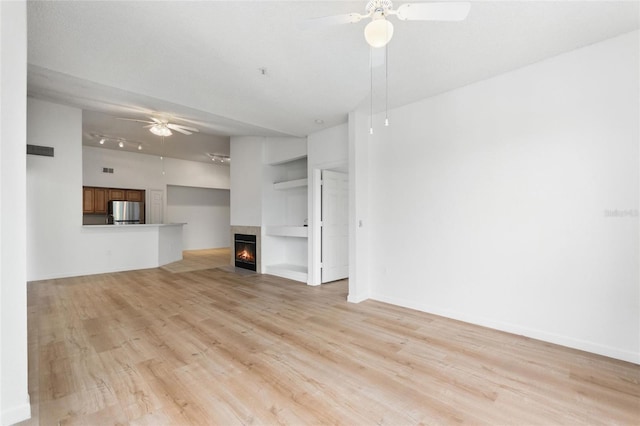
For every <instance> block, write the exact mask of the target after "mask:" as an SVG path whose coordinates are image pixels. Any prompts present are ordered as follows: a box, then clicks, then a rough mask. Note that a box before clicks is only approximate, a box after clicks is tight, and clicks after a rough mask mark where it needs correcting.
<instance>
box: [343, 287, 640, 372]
mask: <svg viewBox="0 0 640 426" xmlns="http://www.w3.org/2000/svg"><path fill="white" fill-rule="evenodd" d="M371 299H373V300H378V301H380V302H385V303H390V304H392V305H397V306H402V307H405V308H409V309H415V310H418V311H422V312H426V313H429V314H433V315H438V316H441V317H445V318H451V319H454V320H458V321H463V322H467V323H470V324H475V325H480V326H482V327H487V328H492V329H494V330H500V331H504V332H507V333H511V334H516V335H519V336H526V337H530V338H532V339H537V340H542V341H544V342H548V343H553V344H556V345H560V346H566V347H568V348H573V349H578V350H581V351H585V352H590V353H594V354H598V355H603V356H606V357H609V358H615V359H619V360H621V361H626V362H631V363H634V364H640V353H634V352H632V351H626V350H623V349H619V348H614V347H610V346H606V345H602V344H599V343H595V342H590V341H586V340H581V339H576V338H573V337H569V336H563V335H559V334H554V333H549V332H546V331H543V330H536V329H530V328H527V327H522V326H519V325H517V324H512V323H505V322H500V321H494V320H491V319H488V318H482V317H476V316H473V315H468V314H465V313H461V312H455V311H450V310H446V309H439V308H437V307H434V306H428V305H426V304H422V303H419V302H416V301H408V300H403V299H398V298H394V297H389V296H385V295H381V294H374V295H372V296H371ZM349 301H351V300H349Z"/></svg>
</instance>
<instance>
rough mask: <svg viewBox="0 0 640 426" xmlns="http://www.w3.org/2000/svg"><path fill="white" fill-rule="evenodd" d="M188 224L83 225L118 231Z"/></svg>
mask: <svg viewBox="0 0 640 426" xmlns="http://www.w3.org/2000/svg"><path fill="white" fill-rule="evenodd" d="M182 225H186V223H139V224H133V225H113V224H112V225H82V227H83V228H118V229H131V228H154V227H155V228H159V227H162V226H182Z"/></svg>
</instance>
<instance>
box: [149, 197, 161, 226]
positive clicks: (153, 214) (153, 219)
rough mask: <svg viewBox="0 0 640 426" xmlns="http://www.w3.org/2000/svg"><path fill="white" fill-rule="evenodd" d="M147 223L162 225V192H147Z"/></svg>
mask: <svg viewBox="0 0 640 426" xmlns="http://www.w3.org/2000/svg"><path fill="white" fill-rule="evenodd" d="M149 192H150V194H149V204H150V207H151V208H150V209H149V215H150V217H149V223H162V221H163V220H164V214H163V213H164V191H163V190H161V189H152V190H151V191H149Z"/></svg>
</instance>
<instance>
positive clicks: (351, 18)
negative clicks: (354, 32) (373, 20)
mask: <svg viewBox="0 0 640 426" xmlns="http://www.w3.org/2000/svg"><path fill="white" fill-rule="evenodd" d="M367 16H368V15H361V14H359V13H347V14H345V15H333V16H323V17H321V18H312V19H307V20H306V21H304V22H303V24H302V27H303V29H316V28H322V27H328V26H331V25H341V24H355V23H356V22H360V21H361V20H362V18H366V17H367Z"/></svg>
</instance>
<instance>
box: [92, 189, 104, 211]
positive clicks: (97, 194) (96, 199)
mask: <svg viewBox="0 0 640 426" xmlns="http://www.w3.org/2000/svg"><path fill="white" fill-rule="evenodd" d="M93 212H94V213H99V214H105V213H107V190H106V189H105V188H93Z"/></svg>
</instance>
